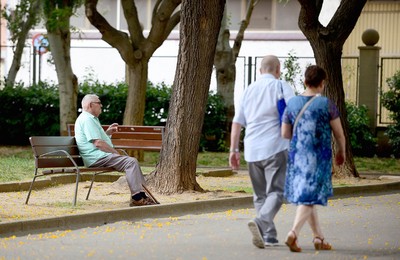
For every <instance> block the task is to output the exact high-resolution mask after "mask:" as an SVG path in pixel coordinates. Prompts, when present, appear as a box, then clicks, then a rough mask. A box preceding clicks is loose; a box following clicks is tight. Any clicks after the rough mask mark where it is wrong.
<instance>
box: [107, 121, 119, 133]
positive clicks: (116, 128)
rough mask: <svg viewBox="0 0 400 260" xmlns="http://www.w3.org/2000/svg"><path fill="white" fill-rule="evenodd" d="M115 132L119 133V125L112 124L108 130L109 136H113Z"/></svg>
mask: <svg viewBox="0 0 400 260" xmlns="http://www.w3.org/2000/svg"><path fill="white" fill-rule="evenodd" d="M115 132H118V123H113V124H111V125H110V126H109V127H108V129H107V130H106V134H107V135H112V134H113V133H115Z"/></svg>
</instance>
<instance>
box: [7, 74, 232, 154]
mask: <svg viewBox="0 0 400 260" xmlns="http://www.w3.org/2000/svg"><path fill="white" fill-rule="evenodd" d="M90 93H94V94H97V95H98V96H99V97H100V100H101V101H102V104H103V113H102V114H101V115H100V121H101V122H102V124H111V123H114V122H116V123H119V124H122V121H123V116H124V111H125V105H126V98H127V93H128V86H127V84H126V83H124V82H119V83H115V84H107V83H100V82H98V81H95V80H91V79H85V80H84V81H83V82H82V83H81V84H80V85H79V92H78V101H77V102H78V104H77V107H78V110H77V111H76V113H77V115H78V114H79V113H80V109H81V101H82V98H83V96H84V95H86V94H90ZM171 93H172V91H171V87H170V86H167V85H166V84H164V83H160V84H157V85H154V84H153V83H151V82H149V83H148V87H147V89H146V107H145V115H144V125H165V121H166V119H167V117H168V110H169V101H170V98H171ZM0 103H1V104H2V113H1V114H0V125H1V128H0V144H3V145H27V144H28V143H29V139H28V138H29V136H33V135H59V133H60V121H59V118H60V116H59V93H58V87H57V86H56V85H54V84H53V85H52V84H49V83H46V82H41V83H40V84H38V85H32V86H29V87H25V86H24V85H23V84H22V83H19V84H16V85H15V86H14V87H5V88H3V89H1V90H0ZM225 124H226V111H225V109H224V106H223V101H222V97H220V96H219V95H216V94H213V93H212V92H210V94H209V96H208V101H207V108H206V114H205V120H204V125H203V133H202V136H201V141H200V150H207V151H224V150H225V149H226V148H225V143H224V137H225V132H224V129H225ZM210 136H213V137H215V139H216V140H215V141H214V140H209V138H208V137H210Z"/></svg>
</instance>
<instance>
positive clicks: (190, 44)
mask: <svg viewBox="0 0 400 260" xmlns="http://www.w3.org/2000/svg"><path fill="white" fill-rule="evenodd" d="M224 6H225V0H198V1H190V0H186V1H182V6H181V12H182V13H181V31H180V45H179V46H180V50H179V54H178V64H177V72H176V75H175V80H174V87H173V93H172V97H171V102H170V108H169V115H168V120H167V125H166V133H165V138H164V143H163V147H162V150H161V157H160V161H159V164H158V165H157V167H156V170H155V171H154V172H153V173H152V174H151V175H150V178H149V179H148V182H149V184H151V185H152V186H154V187H155V188H156V189H157V191H159V192H160V193H164V194H170V193H177V192H178V193H181V192H183V191H186V190H195V191H202V188H201V187H200V185H199V184H198V183H197V182H196V162H197V154H198V149H199V144H200V136H201V129H202V125H203V119H204V113H205V108H206V103H207V96H208V89H209V84H210V81H211V78H210V77H211V72H212V65H213V59H214V54H215V45H216V43H217V37H218V31H219V28H220V24H221V18H222V15H223V9H224Z"/></svg>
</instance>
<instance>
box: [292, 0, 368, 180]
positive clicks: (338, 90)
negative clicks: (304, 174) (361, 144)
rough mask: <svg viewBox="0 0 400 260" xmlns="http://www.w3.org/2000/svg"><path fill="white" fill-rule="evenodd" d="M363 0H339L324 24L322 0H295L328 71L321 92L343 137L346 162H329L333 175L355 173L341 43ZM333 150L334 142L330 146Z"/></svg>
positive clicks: (306, 32) (307, 33)
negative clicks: (336, 111)
mask: <svg viewBox="0 0 400 260" xmlns="http://www.w3.org/2000/svg"><path fill="white" fill-rule="evenodd" d="M365 2H366V0H342V1H341V3H340V5H339V7H338V10H337V11H336V12H335V14H334V16H333V17H332V19H331V21H330V22H329V24H328V25H327V27H324V26H323V25H322V24H321V23H320V22H319V21H318V17H319V15H320V12H321V9H322V3H323V1H308V0H299V3H300V5H301V9H300V14H299V28H300V29H301V31H302V32H303V33H304V35H305V36H306V37H307V39H308V40H309V42H310V44H311V47H312V49H313V51H314V56H315V60H316V63H317V64H318V65H319V66H321V67H322V68H324V69H325V70H326V71H327V73H328V79H327V82H326V88H325V94H326V96H327V97H328V98H330V99H331V100H333V102H334V103H335V104H336V106H337V107H338V109H339V111H340V114H341V116H340V121H341V123H342V125H343V131H344V135H345V137H346V162H345V163H344V166H341V167H336V166H335V164H334V165H333V172H334V176H335V177H339V178H340V177H348V176H354V177H359V174H358V172H357V170H356V167H355V164H354V158H353V151H352V150H351V144H350V136H349V132H348V129H349V128H348V123H347V113H346V107H345V95H344V90H343V77H342V67H341V57H342V49H343V44H344V43H345V41H346V39H347V38H348V36H349V35H350V33H351V31H352V30H353V28H354V26H355V24H356V23H357V20H358V17H359V16H360V14H361V11H362V8H363V7H364V5H365ZM333 149H334V151H335V146H333Z"/></svg>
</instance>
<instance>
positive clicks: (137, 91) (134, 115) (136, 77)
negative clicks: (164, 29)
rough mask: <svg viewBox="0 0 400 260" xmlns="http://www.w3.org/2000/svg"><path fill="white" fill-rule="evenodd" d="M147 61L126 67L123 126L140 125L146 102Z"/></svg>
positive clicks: (143, 60)
mask: <svg viewBox="0 0 400 260" xmlns="http://www.w3.org/2000/svg"><path fill="white" fill-rule="evenodd" d="M148 65H149V63H148V60H146V59H142V60H140V61H139V62H138V63H137V64H135V65H134V66H128V75H127V82H128V86H129V87H128V97H127V99H126V107H125V113H124V122H123V123H124V124H125V125H142V124H143V118H144V110H145V101H146V88H147V73H148Z"/></svg>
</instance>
